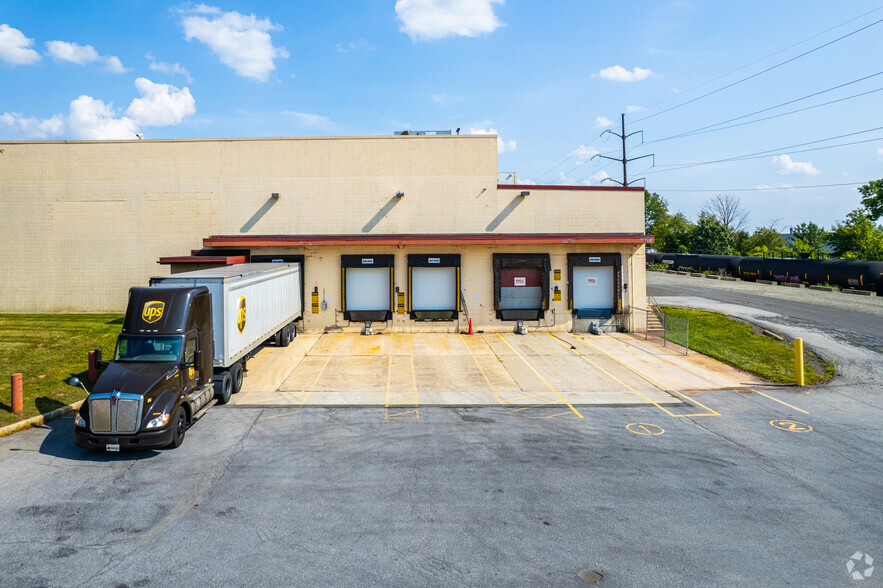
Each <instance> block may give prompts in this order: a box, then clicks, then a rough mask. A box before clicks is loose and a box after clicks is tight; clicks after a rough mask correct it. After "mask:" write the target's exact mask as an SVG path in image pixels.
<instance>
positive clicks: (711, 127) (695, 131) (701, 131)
mask: <svg viewBox="0 0 883 588" xmlns="http://www.w3.org/2000/svg"><path fill="white" fill-rule="evenodd" d="M880 75H883V71H879V72H877V73H875V74H871V75H869V76H865V77H863V78H859V79H857V80H852V81H851V82H846V83H843V84H839V85H837V86H832V87H830V88H827V89H825V90H820V91H818V92H814V93H812V94H807V95H806V96H801V97H800V98H795V99H793V100H788V101H787V102H782V103H780V104H776V105H775V106H769V107H767V108H762V109H760V110H755V111H754V112H750V113H748V114H743V115H741V116H737V117H734V118H730V119H727V120H724V121H721V122H717V123H714V124H712V125H706V126H704V127H699V128H698V129H693V130H692V131H684V132H683V133H679V134H677V135H672V136H670V137H664V138H662V139H653V140H652V141H647V142H646V143H644V145H651V144H653V143H661V142H662V141H669V140H671V139H679V138H681V137H689V136H692V135H700V134H704V133H711V132H714V131H720V130H723V129H732V128H734V127H738V126H742V125H748V124H752V123H756V122H760V121H763V120H770V119H773V118H778V117H780V116H786V115H788V114H794V113H797V112H803V111H804V110H810V109H813V108H819V107H821V106H828V105H829V104H834V103H836V102H842V101H844V100H849V99H851V98H858V97H860V96H865V95H866V94H871V93H873V92H879V91H880V90H883V88H878V89H876V90H871V91H869V92H863V93H861V94H853V95H852V96H847V97H845V98H840V99H838V100H832V101H830V102H824V103H822V104H816V105H814V106H808V107H806V108H801V109H798V110H791V111H789V112H783V113H780V114H777V115H774V116H768V117H765V118H759V119H756V120H752V121H747V122H744V123H740V124H738V125H731V126H728V127H721V128H714V127H720V126H721V125H725V124H727V123H730V122H734V121H737V120H742V119H743V118H748V117H749V116H754V115H756V114H762V113H764V112H769V111H770V110H775V109H776V108H781V107H782V106H787V105H789V104H794V103H795V102H801V101H803V100H807V99H809V98H813V97H815V96H820V95H822V94H825V93H827V92H832V91H834V90H839V89H840V88H845V87H846V86H850V85H852V84H857V83H859V82H863V81H865V80H869V79H871V78H873V77H876V76H880Z"/></svg>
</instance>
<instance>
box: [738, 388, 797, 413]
mask: <svg viewBox="0 0 883 588" xmlns="http://www.w3.org/2000/svg"><path fill="white" fill-rule="evenodd" d="M752 392H757V393H758V394H760V395H761V396H766V397H767V398H769V399H770V400H775V401H776V402H778V403H779V404H784V405H785V406H787V407H788V408H793V409H794V410H797V411H800V412H802V413H803V414H809V413H808V412H807V411H805V410H803V409H802V408H797V407H796V406H791V405H790V404H788V403H787V402H782V401H781V400H779V399H778V398H773V397H772V396H770V395H769V394H764V393H763V392H761V391H760V390H752Z"/></svg>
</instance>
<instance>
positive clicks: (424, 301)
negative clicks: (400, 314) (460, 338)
mask: <svg viewBox="0 0 883 588" xmlns="http://www.w3.org/2000/svg"><path fill="white" fill-rule="evenodd" d="M408 311H409V312H410V313H411V318H412V319H414V320H424V321H450V320H455V319H456V318H457V315H458V313H459V312H460V255H459V254H444V255H424V254H411V255H408Z"/></svg>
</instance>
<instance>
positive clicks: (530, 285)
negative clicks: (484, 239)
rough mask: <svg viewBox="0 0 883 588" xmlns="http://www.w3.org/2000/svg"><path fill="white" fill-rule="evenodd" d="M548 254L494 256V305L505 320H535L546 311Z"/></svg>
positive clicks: (499, 315) (547, 299)
mask: <svg viewBox="0 0 883 588" xmlns="http://www.w3.org/2000/svg"><path fill="white" fill-rule="evenodd" d="M549 271H550V268H549V256H548V254H542V253H540V254H530V253H526V254H520V253H517V254H516V253H495V254H494V306H495V308H496V309H497V318H499V319H500V320H504V321H515V320H530V321H535V320H538V319H540V318H541V317H542V316H543V312H544V311H545V310H546V309H547V308H549V296H548V291H549Z"/></svg>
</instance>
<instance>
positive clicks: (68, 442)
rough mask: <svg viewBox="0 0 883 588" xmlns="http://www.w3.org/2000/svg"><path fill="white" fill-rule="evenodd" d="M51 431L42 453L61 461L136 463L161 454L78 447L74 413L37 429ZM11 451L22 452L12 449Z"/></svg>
mask: <svg viewBox="0 0 883 588" xmlns="http://www.w3.org/2000/svg"><path fill="white" fill-rule="evenodd" d="M35 428H38V429H44V430H47V429H48V431H49V433H48V434H47V435H46V438H45V439H43V443H42V444H41V445H40V449H39V451H40V453H42V454H43V455H50V456H52V457H58V458H61V459H69V460H72V461H95V462H106V461H135V460H139V459H149V458H151V457H155V456H157V455H159V454H160V452H159V451H156V450H150V449H147V450H136V451H122V452H120V453H106V452H100V451H90V450H88V449H83V448H82V447H77V446H76V445H75V444H74V413H70V414H68V415H65V416H63V417H61V418H58V419H55V420H54V421H51V422H49V423H47V424H45V425H43V426H41V427H35ZM10 451H20V450H17V449H10Z"/></svg>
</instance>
